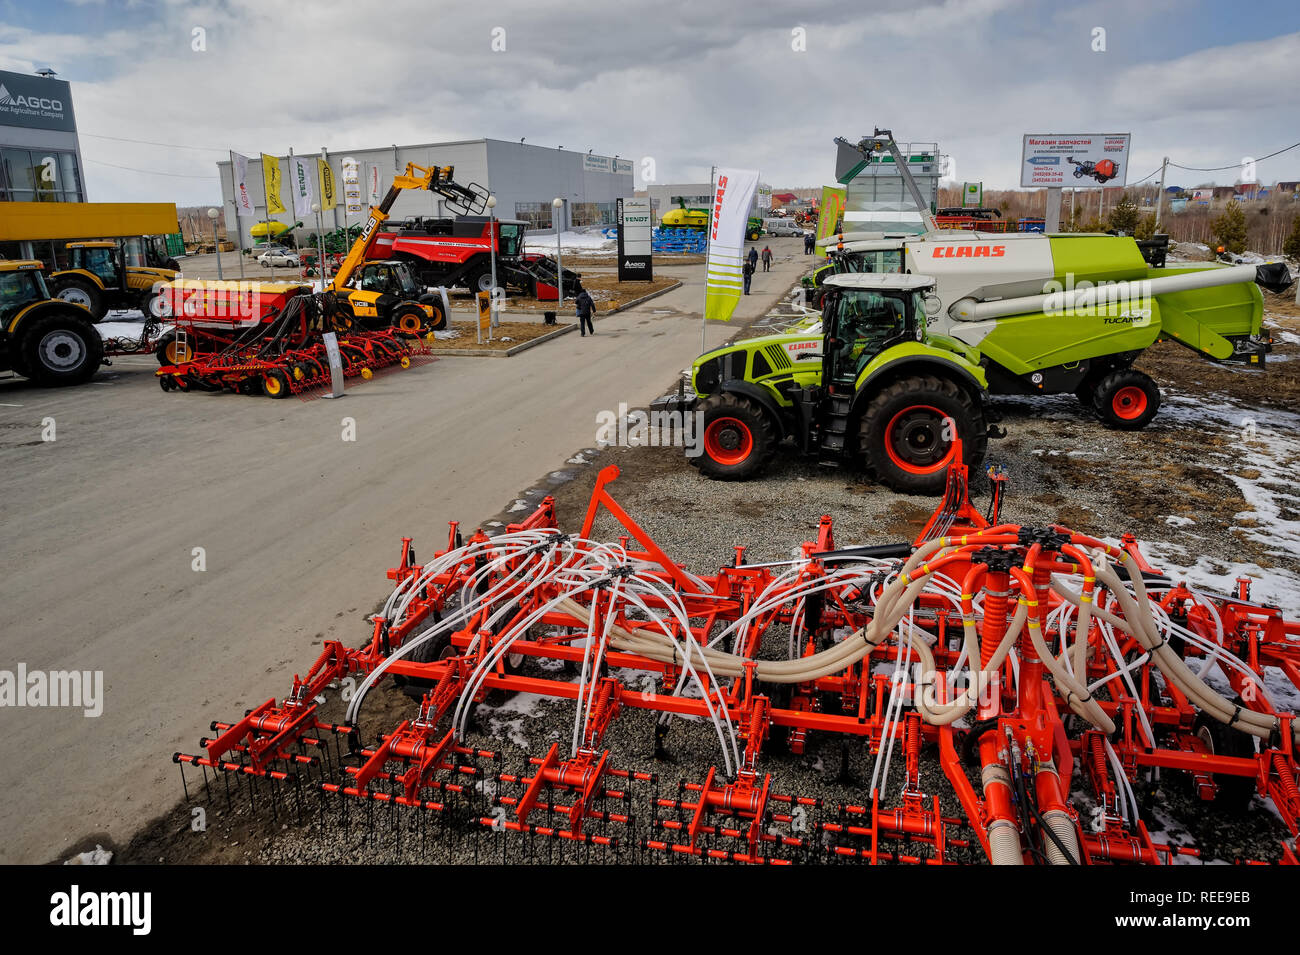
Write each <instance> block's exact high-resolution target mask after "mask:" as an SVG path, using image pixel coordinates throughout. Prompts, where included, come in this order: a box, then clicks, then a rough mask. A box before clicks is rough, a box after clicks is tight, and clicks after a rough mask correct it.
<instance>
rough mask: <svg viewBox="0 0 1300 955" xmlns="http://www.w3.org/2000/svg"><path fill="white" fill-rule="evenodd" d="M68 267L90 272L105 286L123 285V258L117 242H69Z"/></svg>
mask: <svg viewBox="0 0 1300 955" xmlns="http://www.w3.org/2000/svg"><path fill="white" fill-rule="evenodd" d="M67 249H68V268H69V269H81V270H84V271H86V272H89V273H90V274H91V275H93V276H95V277H96V278H98V279H99V280H100V282H102V283H103V285H104V287H105V288H112V287H115V286H116V287H120V286H121V285H122V268H123V264H122V260H121V259H120V258H119V254H118V253H119V250H118V246H117V243H116V242H69V243H68V246H67Z"/></svg>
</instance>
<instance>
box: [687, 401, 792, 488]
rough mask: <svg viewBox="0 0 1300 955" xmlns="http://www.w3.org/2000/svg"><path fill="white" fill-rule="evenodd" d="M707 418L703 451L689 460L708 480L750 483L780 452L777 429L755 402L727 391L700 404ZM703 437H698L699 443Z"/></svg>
mask: <svg viewBox="0 0 1300 955" xmlns="http://www.w3.org/2000/svg"><path fill="white" fill-rule="evenodd" d="M699 410H700V411H701V412H703V415H704V435H703V439H702V440H703V447H702V448H699V449H698V450H699V451H700V452H701V453H699V454H697V455H695V456H694V457H690V458H688V459H687V460H689V461H690V462H691V464H693V465H695V466H696V467H697V468H699V469H700V473H701V474H704V475H706V476H707V477H711V478H716V479H718V480H721V481H747V480H749V479H750V478H752V477H757V476H758V475H759V473H761V472H762V470H763V469H764V468H765V467H767V462H768V461H770V460H771V458H772V455H773V454H774V453H775V452H776V444H777V436H776V428H775V426H774V425H773V422H772V420H771V418H770V417H769V416H768V414H767V412H766V411H764V410H763V409H762V408H761V407H759V406H758V405H757V404H756V403H755V402H753V401H750V400H749V399H748V398H742V397H741V396H740V395H733V394H729V393H726V392H723V393H722V394H716V395H710V396H709V397H708V398H705V399H704V401H703V402H701V404H700V409H699ZM699 439H700V437H699V436H697V440H699Z"/></svg>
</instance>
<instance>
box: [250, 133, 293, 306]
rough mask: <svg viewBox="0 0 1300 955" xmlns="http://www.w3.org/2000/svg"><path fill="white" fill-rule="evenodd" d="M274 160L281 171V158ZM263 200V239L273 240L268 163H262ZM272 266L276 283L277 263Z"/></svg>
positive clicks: (272, 263) (272, 277)
mask: <svg viewBox="0 0 1300 955" xmlns="http://www.w3.org/2000/svg"><path fill="white" fill-rule="evenodd" d="M262 155H264V154H263V153H259V154H258V156H259V157H260V156H262ZM289 155H290V156H292V155H293V150H292V149H290V150H289ZM272 158H273V159H274V160H275V167H276V169H279V168H280V157H279V156H273V157H272ZM262 199H263V200H264V201H265V202H266V235H264V236H263V237H262V238H264V239H270V238H271V187H270V185H269V184H268V183H267V181H266V163H262ZM270 265H271V281H272V282H274V281H275V261H274V260H270Z"/></svg>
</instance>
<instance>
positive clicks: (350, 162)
mask: <svg viewBox="0 0 1300 955" xmlns="http://www.w3.org/2000/svg"><path fill="white" fill-rule="evenodd" d="M360 165H361V164H360V163H358V162H357V161H356V160H355V159H353V158H352V157H351V156H345V157H344V158H343V162H342V164H341V167H342V169H343V207H344V209H345V210H346V211H347V214H348V215H355V214H357V213H359V212H361V211H362V209H361V170H360Z"/></svg>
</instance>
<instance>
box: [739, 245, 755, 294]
mask: <svg viewBox="0 0 1300 955" xmlns="http://www.w3.org/2000/svg"><path fill="white" fill-rule="evenodd" d="M751 251H752V250H751ZM740 272H741V274H742V275H743V276H744V277H745V294H746V295H748V294H749V282H750V279H752V278H753V277H754V263H753V262H748V261H747V262H745V265H744V267H743V268H742V269H741V270H740Z"/></svg>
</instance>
